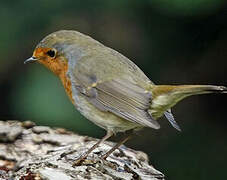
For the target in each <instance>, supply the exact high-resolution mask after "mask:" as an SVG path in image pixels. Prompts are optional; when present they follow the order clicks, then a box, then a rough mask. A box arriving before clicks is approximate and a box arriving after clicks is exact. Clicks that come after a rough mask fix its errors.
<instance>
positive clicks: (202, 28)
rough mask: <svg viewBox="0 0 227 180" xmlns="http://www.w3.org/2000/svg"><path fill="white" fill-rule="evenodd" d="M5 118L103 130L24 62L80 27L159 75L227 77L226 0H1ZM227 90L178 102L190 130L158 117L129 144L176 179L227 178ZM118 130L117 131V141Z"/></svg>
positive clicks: (175, 79)
mask: <svg viewBox="0 0 227 180" xmlns="http://www.w3.org/2000/svg"><path fill="white" fill-rule="evenodd" d="M0 22H1V28H0V53H1V57H0V97H1V103H0V119H3V120H7V119H19V120H32V121H35V122H36V123H37V124H39V125H49V126H54V127H55V126H58V127H65V128H67V129H70V130H73V131H75V132H78V133H80V134H84V135H89V136H93V137H99V138H100V137H102V136H103V135H104V133H105V132H104V131H103V130H102V129H100V128H98V127H97V126H95V125H93V124H92V123H91V122H89V121H88V120H86V119H85V118H83V117H82V116H81V115H80V114H79V113H78V112H77V111H76V110H75V108H74V107H73V105H72V104H71V102H70V101H69V100H68V97H67V96H66V94H65V92H64V89H63V87H62V85H61V83H60V81H59V80H58V79H57V78H56V77H55V76H54V75H53V74H51V73H50V72H49V71H48V70H46V69H45V68H44V67H42V66H41V65H39V64H29V65H26V66H25V65H24V64H23V61H24V60H25V59H26V58H28V57H30V56H31V55H32V51H33V48H34V47H35V45H36V44H37V43H38V42H39V41H40V40H41V39H42V38H43V37H45V36H46V35H47V34H49V33H51V32H53V31H57V30H60V29H74V30H78V31H80V32H82V33H85V34H88V35H90V36H92V37H93V38H95V39H97V40H98V41H101V42H102V43H104V44H105V45H107V46H109V47H112V48H113V49H115V50H117V51H119V52H121V53H122V54H124V55H125V56H127V57H129V58H130V59H131V60H133V61H134V62H135V63H136V64H137V65H138V66H139V67H141V68H142V69H143V71H144V72H145V73H146V74H147V76H148V77H150V78H151V80H153V81H154V82H155V83H157V84H217V85H227V81H226V76H227V61H226V58H227V5H226V4H225V1H224V0H187V1H180V0H171V1H170V0H124V1H117V0H108V1H107V0H68V1H60V0H49V1H44V0H36V1H28V0H20V1H16V0H11V1H0ZM226 107H227V95H225V94H214V95H213V94H212V95H202V96H195V97H190V98H188V99H186V100H184V101H182V102H181V103H179V104H178V105H177V106H175V107H174V108H173V113H174V114H175V117H176V120H177V121H178V122H179V124H180V126H181V128H182V130H183V132H182V133H179V132H177V131H176V130H175V129H173V128H172V127H171V125H170V124H169V123H168V122H167V120H164V119H163V120H162V119H161V120H160V123H161V126H162V128H161V129H160V130H159V131H156V130H153V129H144V130H142V131H141V132H139V133H138V135H137V136H135V138H134V139H133V140H131V141H129V142H128V143H127V144H126V145H127V146H129V147H132V148H134V149H137V150H141V151H144V152H146V153H147V154H148V155H149V157H150V162H151V164H153V165H154V166H155V167H156V168H157V169H159V170H160V171H162V172H163V173H164V174H165V175H166V176H167V178H166V179H170V180H171V179H172V180H176V179H177V180H181V179H185V180H192V179H202V180H203V179H204V180H208V179H227V175H226V173H225V170H226V168H227V165H226V161H227V127H226V126H227V121H226V116H225V115H226ZM118 139H119V136H117V137H115V138H113V139H112V140H113V141H116V140H118Z"/></svg>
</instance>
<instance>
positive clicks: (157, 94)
mask: <svg viewBox="0 0 227 180" xmlns="http://www.w3.org/2000/svg"><path fill="white" fill-rule="evenodd" d="M151 93H152V103H151V110H150V111H151V114H152V117H153V118H154V119H158V118H159V117H161V116H162V115H165V117H166V118H167V119H168V121H169V122H170V123H171V125H172V126H173V127H174V128H176V129H177V130H179V131H180V127H179V126H178V124H177V123H176V121H175V120H174V117H173V115H172V113H171V111H169V110H170V108H171V107H173V106H174V105H175V104H177V103H178V102H179V101H181V100H182V99H184V98H186V97H188V96H192V95H198V94H208V93H227V87H225V86H212V85H180V86H171V85H170V86H169V85H152V87H151Z"/></svg>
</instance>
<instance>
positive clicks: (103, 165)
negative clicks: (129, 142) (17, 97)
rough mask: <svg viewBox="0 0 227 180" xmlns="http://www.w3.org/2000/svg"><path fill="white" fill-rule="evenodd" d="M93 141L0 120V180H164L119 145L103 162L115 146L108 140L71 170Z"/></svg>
mask: <svg viewBox="0 0 227 180" xmlns="http://www.w3.org/2000/svg"><path fill="white" fill-rule="evenodd" d="M95 142H97V139H94V138H90V137H87V136H80V135H78V134H75V133H72V132H70V131H67V130H65V129H62V128H50V127H47V126H36V125H35V124H34V123H33V122H30V121H25V122H18V121H6V122H4V121H0V180H2V179H9V180H11V179H12V180H13V179H15V180H33V179H34V180H71V179H126V180H128V179H144V180H145V179H154V180H155V179H157V180H160V179H164V175H163V174H162V173H161V172H160V171H158V170H156V169H154V167H153V166H151V165H149V164H148V157H147V155H146V154H145V153H143V152H141V151H135V150H132V149H130V148H127V147H125V146H121V147H120V148H118V149H117V150H115V151H114V152H113V153H112V154H111V155H110V156H109V157H108V158H107V160H103V159H101V158H100V155H101V154H104V153H105V152H107V151H108V150H109V149H110V148H111V147H113V146H114V144H115V143H112V142H109V141H107V142H105V143H103V144H102V145H100V146H99V147H98V148H97V149H95V150H94V151H93V152H92V153H91V154H90V155H89V156H88V158H87V159H86V160H85V161H84V162H83V163H82V164H81V165H79V166H75V167H73V166H72V164H73V162H74V160H75V159H77V158H79V157H80V155H82V154H83V153H84V152H86V151H87V150H88V149H89V148H90V147H91V146H92V145H93V144H94V143H95Z"/></svg>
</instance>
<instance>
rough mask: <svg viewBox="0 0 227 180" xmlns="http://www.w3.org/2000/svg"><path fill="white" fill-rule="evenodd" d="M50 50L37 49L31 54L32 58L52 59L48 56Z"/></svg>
mask: <svg viewBox="0 0 227 180" xmlns="http://www.w3.org/2000/svg"><path fill="white" fill-rule="evenodd" d="M50 50H52V49H51V48H43V47H38V48H36V49H35V51H34V52H33V57H36V58H37V59H40V60H41V59H48V58H50V59H52V57H50V56H48V51H50Z"/></svg>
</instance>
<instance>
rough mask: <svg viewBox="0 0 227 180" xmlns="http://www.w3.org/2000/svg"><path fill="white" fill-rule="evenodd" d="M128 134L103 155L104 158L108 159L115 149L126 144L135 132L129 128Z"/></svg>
mask: <svg viewBox="0 0 227 180" xmlns="http://www.w3.org/2000/svg"><path fill="white" fill-rule="evenodd" d="M126 133H127V134H126V136H125V137H124V138H122V139H121V140H120V141H119V142H118V143H117V144H116V145H115V146H114V147H112V148H111V149H110V150H109V151H108V152H107V153H106V154H104V155H103V156H102V159H106V158H107V157H108V156H109V155H110V154H111V153H112V152H114V151H115V149H117V148H119V147H120V146H121V145H122V144H124V143H125V142H126V141H128V140H129V139H130V138H131V137H132V135H133V134H134V131H133V130H129V131H127V132H126Z"/></svg>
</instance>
